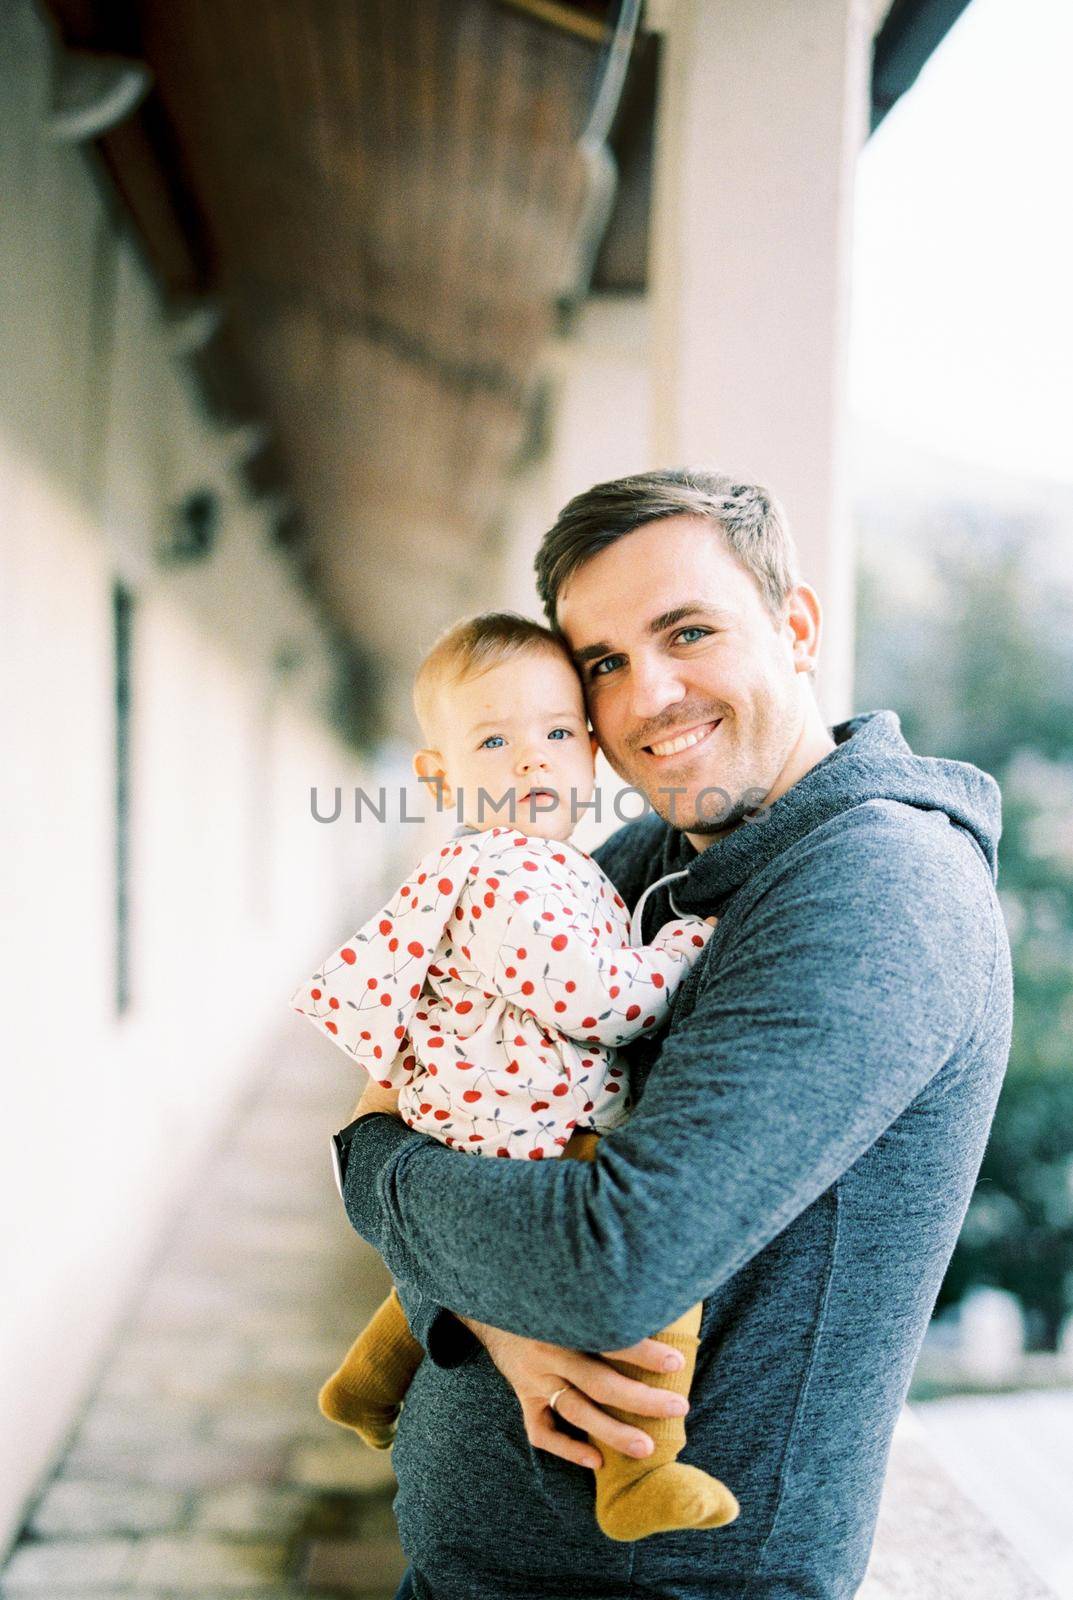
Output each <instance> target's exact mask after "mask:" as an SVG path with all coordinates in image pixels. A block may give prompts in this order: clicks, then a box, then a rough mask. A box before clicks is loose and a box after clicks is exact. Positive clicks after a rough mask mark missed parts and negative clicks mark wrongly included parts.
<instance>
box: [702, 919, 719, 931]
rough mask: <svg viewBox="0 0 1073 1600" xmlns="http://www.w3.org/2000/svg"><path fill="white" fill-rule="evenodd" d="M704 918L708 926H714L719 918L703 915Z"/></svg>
mask: <svg viewBox="0 0 1073 1600" xmlns="http://www.w3.org/2000/svg"><path fill="white" fill-rule="evenodd" d="M704 920H705V922H706V923H707V924H708V926H709V928H714V927H716V926H717V925H718V923H719V918H718V917H705V919H704Z"/></svg>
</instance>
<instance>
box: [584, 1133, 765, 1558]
mask: <svg viewBox="0 0 1073 1600" xmlns="http://www.w3.org/2000/svg"><path fill="white" fill-rule="evenodd" d="M599 1142H600V1141H599V1136H598V1135H597V1134H595V1133H590V1132H587V1131H586V1132H584V1133H575V1134H574V1135H573V1136H572V1138H571V1140H570V1143H569V1144H568V1145H567V1147H566V1149H565V1150H564V1151H563V1155H564V1156H569V1157H571V1158H572V1159H573V1160H575V1161H594V1160H595V1159H596V1151H597V1147H598V1145H599ZM703 1309H704V1308H703V1306H701V1305H695V1306H691V1307H690V1309H689V1310H688V1311H687V1312H685V1314H684V1315H683V1316H681V1317H679V1318H678V1321H677V1322H672V1323H671V1326H670V1327H669V1328H666V1329H664V1331H663V1332H662V1333H657V1334H656V1335H655V1337H656V1338H657V1339H659V1340H660V1341H661V1343H663V1344H669V1345H670V1346H671V1347H672V1348H673V1349H675V1350H680V1351H681V1353H682V1365H681V1367H680V1368H679V1370H678V1371H677V1372H647V1371H646V1370H645V1368H644V1367H635V1366H633V1365H632V1364H631V1363H630V1362H628V1361H613V1362H612V1363H611V1365H612V1366H613V1367H615V1368H616V1369H617V1370H618V1371H619V1372H622V1373H625V1375H626V1377H627V1378H637V1379H639V1380H640V1382H641V1383H647V1384H650V1385H651V1387H652V1388H654V1389H670V1390H672V1391H673V1392H674V1393H675V1394H681V1395H685V1397H686V1399H687V1400H688V1398H689V1390H690V1388H691V1386H692V1383H693V1369H694V1367H695V1366H696V1364H697V1347H698V1345H699V1344H700V1338H699V1334H700V1319H701V1312H702V1311H703ZM601 1409H602V1410H604V1411H607V1412H609V1413H610V1415H611V1416H613V1417H617V1418H618V1420H619V1421H620V1422H628V1423H629V1424H630V1426H631V1427H634V1428H641V1429H643V1431H644V1432H645V1433H647V1434H648V1436H649V1438H650V1439H651V1440H652V1442H653V1443H654V1445H655V1447H656V1448H655V1449H654V1450H653V1452H652V1454H651V1455H650V1456H644V1457H643V1458H639V1457H637V1456H626V1455H623V1454H622V1453H621V1452H620V1451H618V1450H612V1448H611V1446H610V1445H608V1444H604V1442H603V1441H602V1440H601V1439H594V1438H593V1437H592V1436H591V1434H590V1436H589V1443H590V1444H593V1445H595V1446H596V1448H597V1450H599V1452H600V1454H601V1455H602V1456H603V1458H604V1464H603V1466H602V1467H600V1468H599V1469H598V1470H597V1473H596V1520H597V1522H598V1523H599V1525H600V1527H601V1529H602V1530H603V1532H604V1533H605V1534H606V1535H607V1537H608V1538H609V1539H622V1540H633V1539H645V1538H647V1537H648V1535H649V1534H650V1533H668V1532H670V1531H671V1529H673V1528H721V1527H722V1526H723V1524H724V1523H725V1522H733V1521H734V1518H735V1517H736V1516H737V1514H738V1510H739V1507H738V1502H737V1501H736V1500H735V1498H734V1496H733V1495H732V1494H731V1492H730V1490H729V1489H728V1488H727V1486H726V1484H725V1483H720V1482H719V1479H718V1478H713V1477H712V1476H711V1475H710V1474H709V1473H707V1472H702V1471H701V1469H700V1468H699V1467H688V1466H686V1465H685V1463H684V1462H680V1461H679V1460H678V1459H677V1458H678V1452H679V1451H680V1450H681V1449H682V1447H683V1445H684V1444H685V1442H686V1425H685V1418H684V1417H639V1416H637V1415H635V1414H634V1413H633V1412H629V1411H620V1410H618V1409H617V1408H616V1407H615V1406H603V1407H602V1408H601Z"/></svg>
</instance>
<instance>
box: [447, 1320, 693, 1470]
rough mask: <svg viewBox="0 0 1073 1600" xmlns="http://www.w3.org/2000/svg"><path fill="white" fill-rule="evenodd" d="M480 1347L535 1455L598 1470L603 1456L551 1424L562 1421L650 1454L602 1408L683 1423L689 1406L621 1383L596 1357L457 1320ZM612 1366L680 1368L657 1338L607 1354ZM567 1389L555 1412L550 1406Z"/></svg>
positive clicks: (638, 1435)
mask: <svg viewBox="0 0 1073 1600" xmlns="http://www.w3.org/2000/svg"><path fill="white" fill-rule="evenodd" d="M459 1321H461V1322H464V1323H465V1325H466V1327H467V1328H469V1329H470V1331H471V1332H472V1333H474V1334H475V1335H476V1337H477V1338H478V1339H479V1340H480V1341H481V1343H482V1344H483V1345H484V1348H485V1349H486V1350H487V1351H488V1354H489V1355H490V1356H491V1358H492V1360H493V1362H494V1363H495V1365H496V1366H497V1367H498V1369H499V1371H500V1372H501V1373H502V1374H503V1376H504V1378H506V1380H507V1382H508V1383H509V1384H510V1386H511V1388H512V1389H513V1390H514V1393H515V1394H516V1395H517V1396H518V1401H519V1403H520V1405H521V1408H522V1417H523V1419H524V1421H525V1433H526V1438H527V1439H528V1440H529V1443H530V1444H531V1445H534V1446H535V1447H536V1448H537V1449H538V1450H547V1451H548V1452H549V1454H551V1455H553V1456H561V1457H562V1459H563V1460H564V1461H573V1462H576V1464H577V1465H578V1466H579V1467H591V1468H592V1469H593V1470H595V1469H596V1468H597V1467H599V1466H602V1465H603V1457H602V1456H601V1455H600V1452H599V1451H598V1450H596V1449H594V1448H593V1446H592V1445H591V1444H588V1443H586V1442H585V1441H584V1440H580V1439H574V1438H572V1437H571V1435H570V1434H568V1433H562V1432H560V1431H559V1429H558V1428H557V1427H556V1426H555V1419H556V1416H561V1417H564V1418H565V1419H566V1421H567V1422H570V1423H573V1424H574V1426H575V1427H578V1428H581V1429H582V1430H583V1431H584V1432H585V1433H588V1434H590V1435H592V1437H593V1438H596V1439H602V1440H603V1442H604V1443H605V1444H609V1445H611V1446H612V1447H613V1448H614V1449H616V1450H621V1451H622V1452H623V1454H625V1455H630V1456H638V1457H641V1456H647V1455H651V1453H652V1450H653V1448H654V1447H653V1444H652V1440H651V1439H650V1438H649V1437H648V1435H647V1434H646V1433H643V1432H642V1431H641V1429H640V1428H631V1427H630V1426H629V1424H628V1423H625V1422H619V1421H617V1420H616V1418H614V1417H609V1416H608V1415H607V1413H606V1411H602V1410H601V1409H600V1407H601V1406H617V1407H619V1408H620V1409H621V1410H623V1411H635V1412H637V1413H638V1415H639V1416H643V1417H674V1416H677V1417H680V1416H684V1415H685V1413H686V1411H688V1410H689V1403H688V1401H686V1400H684V1399H683V1398H682V1397H681V1396H680V1395H676V1394H671V1393H670V1392H669V1391H668V1390H666V1389H652V1388H649V1386H648V1385H647V1384H644V1383H639V1382H638V1381H637V1380H636V1379H634V1378H627V1377H624V1376H623V1374H622V1373H621V1372H616V1370H615V1368H614V1367H612V1366H609V1365H608V1362H607V1361H606V1360H603V1359H601V1358H600V1357H599V1356H587V1355H583V1354H582V1353H581V1351H579V1350H566V1349H564V1348H563V1347H562V1346H561V1345H557V1344H545V1343H543V1342H542V1341H541V1340H539V1339H523V1338H522V1337H521V1336H520V1335H519V1334H516V1333H507V1332H505V1331H504V1330H503V1329H502V1328H491V1327H489V1326H488V1324H487V1323H484V1322H474V1321H472V1320H471V1319H470V1318H469V1317H460V1318H459ZM606 1355H607V1356H608V1357H610V1358H612V1359H614V1360H616V1361H629V1362H632V1364H633V1365H634V1366H637V1367H644V1368H645V1370H646V1371H648V1372H669V1371H671V1370H672V1369H673V1368H676V1367H680V1366H681V1364H682V1358H681V1356H680V1355H678V1353H677V1352H676V1351H674V1350H672V1349H671V1347H670V1345H667V1344H660V1343H659V1341H658V1340H656V1339H642V1340H641V1342H640V1344H635V1345H633V1346H631V1348H630V1349H629V1350H609V1351H607V1352H606ZM564 1385H565V1386H566V1389H565V1393H563V1394H561V1395H560V1396H559V1398H558V1400H557V1401H556V1403H555V1410H554V1411H553V1410H552V1409H551V1407H550V1406H549V1404H548V1402H549V1400H550V1398H551V1396H552V1395H554V1394H555V1393H556V1391H557V1390H560V1389H563V1387H564Z"/></svg>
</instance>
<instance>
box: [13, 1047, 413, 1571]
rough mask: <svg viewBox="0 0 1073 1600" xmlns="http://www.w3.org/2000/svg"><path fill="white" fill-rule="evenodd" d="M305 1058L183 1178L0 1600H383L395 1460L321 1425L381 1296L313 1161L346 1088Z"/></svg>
mask: <svg viewBox="0 0 1073 1600" xmlns="http://www.w3.org/2000/svg"><path fill="white" fill-rule="evenodd" d="M315 1054H316V1052H315V1051H312V1050H311V1051H310V1052H309V1054H308V1056H307V1055H304V1054H303V1053H302V1052H301V1051H295V1050H293V1049H290V1048H287V1049H284V1050H281V1051H280V1052H279V1058H278V1059H273V1060H271V1061H270V1062H269V1063H267V1064H266V1071H265V1079H264V1089H263V1093H262V1095H261V1097H260V1100H259V1101H258V1102H256V1103H254V1104H251V1105H249V1106H247V1107H246V1108H244V1110H243V1112H242V1114H241V1115H240V1117H239V1119H238V1121H239V1126H238V1129H237V1133H236V1137H235V1139H234V1140H232V1141H231V1142H230V1144H229V1145H228V1146H227V1148H226V1149H225V1151H224V1152H223V1154H222V1156H220V1157H219V1158H218V1159H217V1160H216V1161H215V1162H214V1163H210V1165H209V1166H208V1167H207V1168H206V1169H205V1171H204V1173H203V1174H202V1176H201V1177H200V1178H199V1181H198V1184H197V1192H196V1194H194V1195H193V1196H192V1198H191V1203H190V1205H189V1207H188V1208H187V1210H186V1213H185V1215H184V1216H183V1217H181V1218H180V1219H178V1221H177V1224H176V1226H175V1227H174V1229H173V1230H172V1233H171V1235H170V1237H169V1240H168V1243H167V1246H166V1247H165V1248H164V1249H162V1250H161V1252H160V1254H159V1257H158V1259H157V1261H156V1263H155V1265H154V1266H153V1268H152V1269H151V1271H150V1272H149V1274H148V1275H147V1281H146V1283H145V1286H144V1289H143V1291H142V1292H141V1293H140V1295H139V1296H138V1303H137V1305H136V1307H135V1309H134V1311H133V1312H132V1315H131V1316H130V1318H129V1320H128V1323H127V1325H126V1326H125V1327H124V1328H123V1329H121V1330H120V1332H119V1335H118V1336H117V1339H116V1344H115V1350H114V1354H113V1356H112V1359H111V1361H110V1363H109V1365H108V1367H107V1368H106V1370H105V1372H104V1374H103V1376H102V1379H101V1381H100V1383H99V1385H98V1389H97V1393H96V1394H95V1395H94V1396H93V1398H92V1400H91V1402H90V1404H89V1406H88V1407H87V1409H86V1411H85V1412H84V1414H83V1415H82V1417H81V1418H80V1419H79V1421H78V1424H77V1427H76V1428H75V1430H74V1433H73V1436H72V1440H71V1443H70V1444H69V1446H68V1449H67V1451H66V1454H65V1456H64V1458H63V1459H62V1460H61V1461H60V1463H59V1464H58V1466H57V1468H56V1471H55V1473H54V1476H53V1477H52V1479H51V1481H50V1482H49V1483H48V1484H47V1485H45V1487H44V1489H43V1492H42V1493H41V1496H40V1499H39V1501H38V1503H37V1505H36V1506H35V1507H34V1510H33V1512H32V1515H31V1519H30V1521H29V1524H28V1526H27V1528H26V1529H25V1530H24V1532H23V1535H22V1537H21V1539H20V1540H19V1541H18V1542H17V1543H16V1545H15V1548H14V1551H13V1553H12V1554H11V1556H10V1557H9V1559H8V1563H7V1565H6V1567H5V1568H4V1570H3V1571H2V1573H0V1600H9V1597H10V1600H34V1597H35V1596H38V1595H40V1596H46V1595H47V1596H48V1597H49V1600H116V1597H117V1596H122V1600H191V1597H194V1596H196V1600H308V1597H309V1596H310V1595H311V1594H313V1593H316V1594H318V1595H322V1596H325V1597H326V1600H327V1597H329V1596H331V1595H335V1596H337V1597H340V1600H341V1597H345V1596H347V1595H361V1596H362V1597H363V1600H393V1596H394V1593H395V1589H396V1587H397V1583H398V1578H399V1575H400V1574H401V1571H402V1568H403V1559H402V1556H401V1553H400V1552H399V1548H398V1543H397V1539H396V1534H395V1526H394V1518H393V1516H392V1513H391V1499H392V1495H393V1493H394V1486H395V1485H394V1477H393V1475H392V1471H391V1463H390V1457H389V1456H387V1455H383V1454H380V1453H378V1452H373V1451H369V1450H366V1449H364V1448H363V1447H362V1446H361V1445H360V1444H359V1443H357V1441H356V1440H354V1439H353V1438H352V1437H351V1436H350V1435H348V1434H345V1433H344V1432H343V1430H341V1429H339V1428H337V1427H335V1426H334V1425H333V1424H331V1423H329V1422H327V1421H326V1420H325V1419H324V1418H322V1417H321V1416H320V1414H319V1412H318V1410H317V1407H316V1392H317V1389H318V1388H319V1387H320V1384H321V1382H322V1381H323V1379H324V1377H325V1376H326V1375H327V1373H328V1372H330V1371H331V1370H332V1369H333V1368H334V1367H335V1366H337V1365H338V1362H339V1361H340V1360H341V1358H342V1356H343V1354H344V1352H345V1351H346V1349H347V1347H348V1346H349V1344H350V1343H351V1341H352V1340H353V1338H354V1336H355V1334H356V1333H357V1331H358V1329H359V1328H360V1326H361V1325H362V1323H363V1322H364V1321H365V1320H366V1318H367V1317H368V1316H369V1315H370V1313H371V1312H372V1311H373V1310H374V1309H375V1307H376V1306H377V1305H378V1304H379V1302H380V1300H381V1299H382V1298H383V1295H384V1294H385V1293H386V1291H387V1287H388V1284H389V1281H390V1280H389V1278H388V1275H387V1272H386V1270H385V1268H384V1267H383V1264H382V1262H381V1261H380V1259H379V1257H378V1256H377V1255H376V1252H375V1251H373V1250H372V1249H371V1248H370V1247H369V1246H368V1245H366V1244H365V1243H364V1242H363V1241H362V1240H360V1239H358V1237H357V1235H356V1234H354V1232H353V1231H352V1229H351V1228H350V1226H349V1224H348V1222H347V1220H346V1217H345V1215H344V1213H343V1211H342V1208H341V1206H340V1204H339V1199H338V1196H337V1194H336V1192H335V1188H334V1185H333V1183H332V1180H331V1175H330V1168H329V1164H328V1161H327V1158H326V1153H325V1152H326V1141H327V1135H328V1133H329V1132H330V1131H331V1130H332V1129H333V1128H335V1127H340V1126H342V1124H343V1122H344V1121H345V1120H346V1117H347V1114H348V1112H349V1107H350V1105H352V1104H353V1101H354V1099H355V1098H356V1085H355V1084H354V1081H353V1076H352V1074H351V1073H350V1071H349V1070H348V1069H344V1070H343V1071H342V1072H339V1071H338V1070H337V1069H335V1068H334V1066H332V1067H331V1070H329V1071H325V1070H324V1068H325V1067H329V1066H331V1063H330V1057H328V1056H325V1057H323V1059H322V1060H321V1061H320V1063H319V1064H318V1062H317V1061H316V1060H314V1056H315ZM91 1535H94V1537H90V1536H91Z"/></svg>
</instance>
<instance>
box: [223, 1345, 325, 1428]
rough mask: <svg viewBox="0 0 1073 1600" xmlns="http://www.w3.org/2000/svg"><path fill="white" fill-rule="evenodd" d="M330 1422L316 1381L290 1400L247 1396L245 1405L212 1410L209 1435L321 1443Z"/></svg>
mask: <svg viewBox="0 0 1073 1600" xmlns="http://www.w3.org/2000/svg"><path fill="white" fill-rule="evenodd" d="M340 1349H342V1346H341V1345H340ZM327 1426H330V1424H328V1423H326V1422H325V1419H324V1417H322V1416H321V1414H320V1412H319V1411H318V1409H317V1396H316V1387H315V1386H314V1385H313V1384H310V1385H308V1386H307V1387H304V1388H303V1389H302V1391H301V1393H300V1394H298V1395H296V1396H295V1397H294V1398H292V1399H290V1400H282V1399H275V1400H273V1401H272V1402H271V1403H269V1404H267V1405H253V1404H252V1403H250V1397H248V1396H247V1403H246V1404H245V1405H244V1406H242V1407H237V1406H236V1407H229V1408H228V1409H227V1410H224V1411H215V1412H213V1413H211V1414H210V1416H209V1420H208V1424H207V1428H208V1437H209V1438H211V1439H215V1440H219V1441H221V1442H224V1441H226V1442H229V1443H235V1444H280V1443H285V1442H289V1443H291V1444H295V1443H302V1442H305V1441H307V1440H308V1441H309V1442H310V1443H319V1442H320V1441H321V1440H322V1439H323V1438H324V1430H325V1428H326V1427H327Z"/></svg>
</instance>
